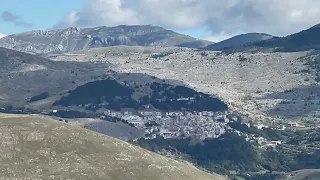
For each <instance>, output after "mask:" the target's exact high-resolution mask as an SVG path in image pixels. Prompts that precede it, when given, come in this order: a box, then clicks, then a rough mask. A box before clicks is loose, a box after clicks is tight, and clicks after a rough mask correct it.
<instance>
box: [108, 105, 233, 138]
mask: <svg viewBox="0 0 320 180" xmlns="http://www.w3.org/2000/svg"><path fill="white" fill-rule="evenodd" d="M228 114H229V113H228V112H227V111H225V112H212V111H202V112H159V111H138V112H130V111H123V112H116V111H111V110H108V111H105V112H104V115H106V116H109V117H116V118H120V119H122V120H125V121H127V122H128V123H129V124H133V125H134V126H135V127H137V128H143V129H145V131H146V137H147V138H155V137H156V135H161V136H163V137H164V138H187V137H196V138H198V139H205V138H216V137H219V136H220V135H222V134H224V133H225V132H226V129H227V128H228V126H227V123H228V122H229V119H228V118H227V115H228Z"/></svg>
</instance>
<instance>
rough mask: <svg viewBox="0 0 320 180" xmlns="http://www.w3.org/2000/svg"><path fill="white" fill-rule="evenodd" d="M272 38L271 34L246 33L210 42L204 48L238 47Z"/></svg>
mask: <svg viewBox="0 0 320 180" xmlns="http://www.w3.org/2000/svg"><path fill="white" fill-rule="evenodd" d="M271 38H273V36H272V35H269V34H265V33H247V34H240V35H237V36H234V37H232V38H229V39H226V40H224V41H221V42H218V43H215V44H210V45H208V46H207V47H205V48H204V49H205V50H211V51H213V50H221V49H224V48H230V47H238V46H241V45H244V44H247V43H252V42H256V41H262V40H267V39H271Z"/></svg>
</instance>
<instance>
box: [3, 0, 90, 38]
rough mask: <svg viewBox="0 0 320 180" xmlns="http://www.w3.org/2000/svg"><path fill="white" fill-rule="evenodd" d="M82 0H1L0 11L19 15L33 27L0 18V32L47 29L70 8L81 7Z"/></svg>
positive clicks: (76, 8) (11, 32)
mask: <svg viewBox="0 0 320 180" xmlns="http://www.w3.org/2000/svg"><path fill="white" fill-rule="evenodd" d="M83 2H84V0H1V3H0V13H2V12H10V13H12V14H14V15H16V16H20V17H21V18H22V19H23V21H26V22H29V23H32V24H33V27H22V26H16V25H15V24H13V23H10V22H5V21H3V20H0V33H2V34H14V33H19V32H24V31H29V30H33V29H48V28H51V27H52V26H53V25H54V24H56V23H57V22H58V21H60V20H61V19H63V17H64V15H65V14H67V13H68V12H70V11H72V10H78V9H81V8H82V6H83Z"/></svg>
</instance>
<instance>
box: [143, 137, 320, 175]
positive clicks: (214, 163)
mask: <svg viewBox="0 0 320 180" xmlns="http://www.w3.org/2000/svg"><path fill="white" fill-rule="evenodd" d="M137 144H138V145H139V146H141V147H143V148H146V149H148V150H151V151H154V152H159V151H163V150H168V149H176V150H177V151H178V152H180V153H182V154H183V155H184V156H183V157H185V159H186V160H189V161H192V162H193V163H195V164H197V165H198V166H200V167H202V168H205V169H207V170H209V171H214V172H217V173H222V174H229V172H230V170H236V171H238V172H258V171H261V170H267V171H270V172H272V171H285V172H290V171H295V170H299V169H318V168H320V151H319V152H314V153H307V152H306V151H301V152H295V153H293V151H292V152H291V151H290V149H289V150H288V149H285V148H282V146H281V145H280V146H278V147H277V148H275V149H274V148H271V147H270V148H267V149H261V148H258V147H256V146H255V145H253V144H252V143H250V142H247V141H245V139H244V138H243V137H240V136H238V135H237V134H234V133H226V134H225V135H223V136H221V137H219V138H216V139H206V140H204V141H203V142H201V143H198V144H196V145H191V139H164V138H162V137H157V138H156V139H140V140H138V141H137ZM266 177H268V178H271V177H273V175H271V174H266V175H265V178H266ZM261 178H262V177H261ZM256 179H259V178H258V177H257V178H256Z"/></svg>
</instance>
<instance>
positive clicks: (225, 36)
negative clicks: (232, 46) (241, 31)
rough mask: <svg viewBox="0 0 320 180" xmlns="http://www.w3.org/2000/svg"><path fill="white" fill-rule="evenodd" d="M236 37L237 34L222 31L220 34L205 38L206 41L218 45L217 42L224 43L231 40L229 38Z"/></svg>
mask: <svg viewBox="0 0 320 180" xmlns="http://www.w3.org/2000/svg"><path fill="white" fill-rule="evenodd" d="M236 35H238V34H237V33H232V34H226V33H225V32H224V31H222V32H220V33H217V34H214V35H211V36H208V37H205V38H204V39H205V40H208V41H211V42H215V43H217V42H220V41H223V40H225V39H229V38H231V37H233V36H236Z"/></svg>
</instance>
